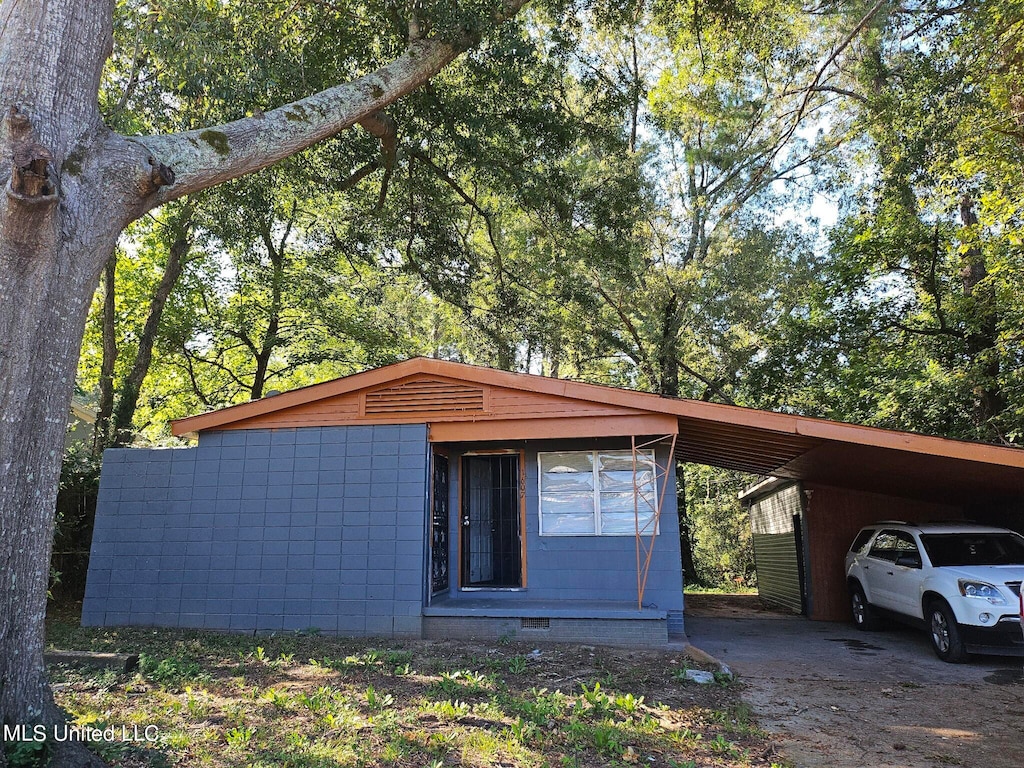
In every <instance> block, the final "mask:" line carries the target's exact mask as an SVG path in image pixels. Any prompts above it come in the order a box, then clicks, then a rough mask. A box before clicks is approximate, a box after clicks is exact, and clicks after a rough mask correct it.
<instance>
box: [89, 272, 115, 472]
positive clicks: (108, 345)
mask: <svg viewBox="0 0 1024 768" xmlns="http://www.w3.org/2000/svg"><path fill="white" fill-rule="evenodd" d="M116 283H117V253H114V254H113V255H112V256H111V257H110V258H109V259H107V264H106V266H105V267H104V268H103V328H102V334H103V362H102V363H101V364H100V382H99V383H100V401H99V405H98V407H97V409H96V424H95V426H94V427H93V434H92V452H93V455H94V456H102V455H103V451H104V449H105V448H106V447H107V446H108V445H109V444H110V417H111V416H112V415H113V413H114V364H115V363H116V362H117V312H116V310H117V305H116V301H115V298H116V295H117V294H116Z"/></svg>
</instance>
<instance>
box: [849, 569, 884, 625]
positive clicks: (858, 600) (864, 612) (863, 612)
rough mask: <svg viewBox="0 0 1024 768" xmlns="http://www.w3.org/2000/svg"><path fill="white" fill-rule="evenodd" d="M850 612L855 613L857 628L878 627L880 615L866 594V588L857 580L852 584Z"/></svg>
mask: <svg viewBox="0 0 1024 768" xmlns="http://www.w3.org/2000/svg"><path fill="white" fill-rule="evenodd" d="M850 612H851V613H853V623H854V625H855V626H856V627H857V629H863V630H865V631H870V630H873V629H878V627H879V623H880V622H879V620H878V616H876V615H875V611H874V609H873V608H872V607H871V604H870V603H869V602H868V599H867V597H866V596H865V595H864V588H863V587H861V585H860V584H859V583H858V582H856V581H855V582H853V583H852V584H850Z"/></svg>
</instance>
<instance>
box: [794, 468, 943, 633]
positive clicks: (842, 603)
mask: <svg viewBox="0 0 1024 768" xmlns="http://www.w3.org/2000/svg"><path fill="white" fill-rule="evenodd" d="M804 491H805V492H806V493H809V498H808V499H807V501H806V507H805V509H806V516H805V520H806V527H807V539H808V546H807V549H808V552H809V562H808V564H807V566H808V575H809V577H810V579H809V581H810V583H809V592H810V595H809V603H810V605H809V616H810V618H812V619H817V620H821V621H848V620H849V618H850V609H849V606H848V605H847V589H846V572H845V569H846V552H847V550H848V549H849V547H850V543H851V542H852V541H853V539H854V537H855V536H856V535H857V532H858V531H859V530H860V529H861V528H863V527H864V526H865V525H869V524H871V523H874V522H877V521H879V520H908V521H913V522H918V523H923V522H928V521H930V520H957V519H961V518H962V517H963V511H962V510H961V509H960V508H959V507H956V506H952V505H944V504H934V503H930V502H926V501H915V500H913V499H904V498H899V497H896V496H885V495H882V494H878V493H864V492H861V491H850V490H845V489H842V488H834V487H831V486H825V485H815V484H813V483H805V484H804Z"/></svg>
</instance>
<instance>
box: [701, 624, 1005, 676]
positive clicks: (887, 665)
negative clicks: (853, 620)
mask: <svg viewBox="0 0 1024 768" xmlns="http://www.w3.org/2000/svg"><path fill="white" fill-rule="evenodd" d="M686 635H687V637H688V638H689V640H690V642H691V643H693V644H694V645H695V646H697V647H698V648H700V649H701V650H704V651H707V652H708V653H710V654H711V655H712V656H714V657H715V658H717V659H718V660H719V661H722V662H724V663H725V664H728V665H729V667H731V668H732V669H733V670H735V671H736V672H737V673H739V675H740V676H741V677H744V678H817V679H822V680H850V681H854V680H856V681H861V682H879V683H921V684H924V683H935V682H939V681H944V682H947V683H967V684H993V685H1007V684H1015V683H1017V684H1019V683H1022V682H1024V677H1022V667H1024V664H1022V662H1024V659H1020V658H1013V657H1004V656H975V657H973V659H972V661H971V662H970V663H968V664H947V663H945V662H943V661H940V660H939V659H938V658H937V657H936V656H935V653H934V652H933V651H932V648H931V645H930V644H929V641H928V637H927V635H926V634H925V633H924V631H918V630H914V629H911V628H909V627H901V626H892V627H890V628H887V629H885V630H882V631H879V632H861V631H859V630H857V629H855V628H854V626H853V624H841V623H835V622H822V621H809V620H807V619H805V618H803V617H800V616H783V615H775V616H771V617H758V618H721V617H710V616H699V615H698V616H687V618H686Z"/></svg>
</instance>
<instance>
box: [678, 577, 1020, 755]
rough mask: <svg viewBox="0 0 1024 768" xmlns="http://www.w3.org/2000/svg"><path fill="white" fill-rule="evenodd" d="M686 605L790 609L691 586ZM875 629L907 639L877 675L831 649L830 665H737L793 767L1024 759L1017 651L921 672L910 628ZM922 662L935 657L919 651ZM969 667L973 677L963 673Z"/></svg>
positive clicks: (893, 640) (752, 612) (761, 611)
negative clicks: (847, 663) (854, 669)
mask: <svg viewBox="0 0 1024 768" xmlns="http://www.w3.org/2000/svg"><path fill="white" fill-rule="evenodd" d="M694 597H696V599H694ZM687 613H688V615H690V614H693V615H696V616H701V615H705V616H715V617H718V618H736V619H743V618H746V619H750V618H762V619H765V618H767V619H770V618H772V617H773V615H774V616H775V617H778V618H787V617H786V615H785V614H781V613H775V612H774V611H773V609H771V608H770V607H768V606H765V605H763V604H761V603H760V602H759V600H758V599H757V598H756V596H751V597H747V596H744V597H740V598H735V597H724V598H723V597H720V596H715V597H714V598H709V597H705V596H689V595H688V596H687ZM810 626H812V627H813V624H812V625H810ZM866 637H868V638H869V639H870V638H874V637H876V636H874V635H868V636H866ZM877 638H878V639H875V640H871V642H876V643H879V644H885V645H891V644H904V645H910V646H911V647H910V648H909V652H908V654H907V655H908V656H909V658H910V661H909V663H904V664H903V666H902V667H901V664H900V663H899V662H897V663H893V662H892V661H891V660H889V658H888V657H887V656H886V655H885V654H882V653H878V654H877V659H878V663H879V664H880V665H881V664H883V663H885V664H888V665H889V667H890V668H887V669H885V670H884V672H881V673H880V675H879V676H878V679H875V680H864V679H856V678H857V677H863V675H857V674H851V673H850V670H849V669H844V668H843V667H842V658H843V656H842V655H841V652H840V649H838V648H837V653H836V661H837V664H836V666H835V668H832V669H830V668H829V667H828V666H827V665H820V664H819V665H818V666H817V667H816V668H815V671H813V672H809V671H807V670H803V669H800V668H799V667H796V668H795V671H796V672H797V674H792V672H793V671H794V668H792V667H787V666H786V665H780V664H771V663H768V664H765V665H764V666H763V667H761V668H754V669H749V668H748V672H749V673H748V674H741V680H742V682H743V687H742V696H743V699H744V700H745V701H746V702H747V703H748V704H749V705H750V706H751V708H752V709H753V711H754V712H755V713H756V718H757V720H758V722H759V724H760V725H761V727H762V728H764V729H765V730H767V731H769V732H770V733H773V734H775V735H776V737H777V738H778V739H779V754H780V756H782V757H784V758H786V759H787V761H788V762H790V763H791V764H792V765H794V766H796V767H797V768H854V767H856V768H861V767H862V766H899V767H900V768H936V767H939V766H949V765H955V766H967V767H969V768H1021V766H1024V673H1022V662H1021V660H1020V659H1013V658H1000V657H978V658H977V659H976V660H975V661H973V662H972V663H971V664H970V665H969V667H967V668H963V667H951V666H949V665H944V668H945V669H946V670H948V674H943V671H942V670H939V671H938V672H937V673H929V674H926V675H922V674H921V668H920V667H917V665H915V663H914V660H915V658H916V657H915V656H914V654H916V653H928V652H929V651H928V648H927V646H926V644H925V643H924V642H923V641H920V639H919V638H918V636H917V635H916V634H915V633H913V632H910V631H906V632H904V631H901V630H899V629H896V630H892V631H891V632H889V633H881V635H879V636H877ZM691 639H693V638H691ZM847 642H848V643H855V642H856V640H850V641H847ZM698 645H699V643H698ZM863 645H864V647H865V648H867V649H871V648H872V647H873V646H871V645H870V644H869V643H863ZM792 650H793V652H794V653H799V652H800V651H799V649H798V648H796V647H794V648H793V649H792ZM879 650H881V649H879ZM865 653H866V654H870V653H872V651H870V650H868V651H866V652H865ZM925 661H927V662H928V663H931V662H932V661H933V660H932V659H927V656H925V657H923V658H922V663H924V662H925ZM972 672H973V673H975V674H974V675H973V678H974V679H973V681H971V682H965V681H964V679H965V678H966V677H970V676H971V675H970V673H972ZM851 678H853V679H851Z"/></svg>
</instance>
